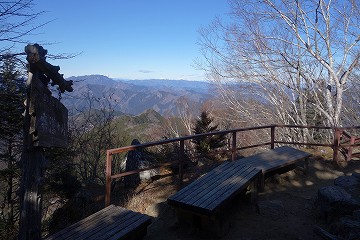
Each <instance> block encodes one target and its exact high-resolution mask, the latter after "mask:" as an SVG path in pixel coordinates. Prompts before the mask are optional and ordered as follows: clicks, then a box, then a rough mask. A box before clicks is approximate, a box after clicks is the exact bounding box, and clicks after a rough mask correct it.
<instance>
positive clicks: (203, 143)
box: [193, 111, 226, 159]
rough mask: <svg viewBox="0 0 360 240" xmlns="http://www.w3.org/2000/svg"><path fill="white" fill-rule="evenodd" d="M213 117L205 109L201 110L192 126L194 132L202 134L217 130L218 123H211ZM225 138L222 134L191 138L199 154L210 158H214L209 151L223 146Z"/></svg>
mask: <svg viewBox="0 0 360 240" xmlns="http://www.w3.org/2000/svg"><path fill="white" fill-rule="evenodd" d="M213 121H214V119H213V118H212V117H210V116H209V113H208V112H206V111H202V112H201V114H200V118H199V119H198V120H197V121H196V122H195V126H194V128H193V133H194V134H202V133H209V132H216V131H218V125H214V124H213ZM225 138H226V136H225V135H224V134H220V135H213V136H206V137H200V138H196V139H194V140H193V143H194V144H195V150H196V152H197V153H198V154H199V155H200V156H206V157H207V158H210V159H215V158H214V157H210V156H209V153H210V152H211V151H213V150H215V149H217V148H221V147H224V146H225V144H226V143H225Z"/></svg>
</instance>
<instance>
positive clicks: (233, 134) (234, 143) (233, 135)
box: [231, 132, 236, 161]
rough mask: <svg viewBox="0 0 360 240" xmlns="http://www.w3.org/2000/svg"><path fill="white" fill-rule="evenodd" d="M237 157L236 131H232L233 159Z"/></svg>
mask: <svg viewBox="0 0 360 240" xmlns="http://www.w3.org/2000/svg"><path fill="white" fill-rule="evenodd" d="M235 158H236V132H233V133H232V145H231V160H232V161H234V160H235Z"/></svg>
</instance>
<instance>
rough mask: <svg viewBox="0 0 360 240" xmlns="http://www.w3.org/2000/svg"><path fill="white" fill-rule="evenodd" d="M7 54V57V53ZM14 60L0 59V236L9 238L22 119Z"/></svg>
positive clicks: (14, 222)
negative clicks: (0, 164)
mask: <svg viewBox="0 0 360 240" xmlns="http://www.w3.org/2000/svg"><path fill="white" fill-rule="evenodd" d="M8 56H11V55H10V54H9V55H8ZM18 69H19V68H18V67H17V64H16V59H15V58H13V57H6V58H4V59H2V60H1V62H0V113H1V118H0V162H1V163H2V165H3V168H2V169H0V180H1V181H0V184H1V188H0V189H1V190H0V191H1V193H0V195H1V196H3V197H1V198H0V201H1V202H0V204H1V205H0V210H1V211H0V213H1V214H0V223H1V224H0V228H3V229H0V238H3V237H4V239H10V238H12V237H14V234H16V228H17V222H18V218H19V216H18V213H19V209H18V207H19V205H18V199H17V195H16V191H17V190H18V188H19V178H20V169H19V166H18V162H19V160H20V156H21V150H22V122H23V116H22V113H23V112H24V106H23V102H24V99H25V84H24V83H25V81H24V80H23V79H21V74H20V71H19V70H18Z"/></svg>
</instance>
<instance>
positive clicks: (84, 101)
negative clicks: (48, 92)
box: [62, 75, 212, 115]
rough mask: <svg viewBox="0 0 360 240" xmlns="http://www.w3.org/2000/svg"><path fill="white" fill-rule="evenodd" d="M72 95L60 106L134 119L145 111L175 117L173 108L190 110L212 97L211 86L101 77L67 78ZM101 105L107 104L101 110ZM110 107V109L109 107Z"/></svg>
mask: <svg viewBox="0 0 360 240" xmlns="http://www.w3.org/2000/svg"><path fill="white" fill-rule="evenodd" d="M68 79H69V80H73V82H74V86H73V88H74V91H73V92H72V93H68V94H64V96H63V97H62V102H63V103H64V104H65V106H66V107H67V108H68V109H69V110H70V111H71V110H74V109H77V110H79V111H82V110H84V109H88V108H89V107H90V102H89V100H90V99H93V100H92V101H91V104H92V106H91V107H92V108H95V109H100V108H110V107H111V108H112V109H114V110H116V111H118V112H122V113H124V114H133V115H137V114H140V113H142V112H144V111H145V110H147V109H153V110H155V111H156V112H158V113H160V114H162V115H166V114H171V115H177V106H179V105H181V104H182V103H183V102H184V101H188V102H189V103H190V105H191V106H192V108H193V109H194V110H198V109H199V108H200V106H201V104H202V103H203V102H204V101H206V100H207V99H209V98H211V97H212V94H211V91H210V89H211V88H212V86H211V84H209V83H207V82H200V81H186V80H160V79H149V80H124V79H111V78H108V77H106V76H102V75H86V76H76V77H70V78H68ZM104 104H107V105H106V106H104ZM109 104H110V106H109Z"/></svg>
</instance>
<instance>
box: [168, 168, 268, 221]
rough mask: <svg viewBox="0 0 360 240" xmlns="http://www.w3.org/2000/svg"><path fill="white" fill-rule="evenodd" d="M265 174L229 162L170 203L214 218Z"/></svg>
mask: <svg viewBox="0 0 360 240" xmlns="http://www.w3.org/2000/svg"><path fill="white" fill-rule="evenodd" d="M260 172H261V170H260V169H256V168H254V167H252V166H247V165H244V164H238V162H237V161H234V162H225V163H223V164H221V165H220V166H218V167H216V168H215V169H213V170H212V171H210V172H209V173H207V174H206V175H204V176H203V177H201V178H199V179H198V180H196V181H194V182H193V183H191V184H189V185H188V186H187V187H185V188H183V189H182V190H180V191H179V192H178V193H176V194H175V195H173V196H171V197H170V198H168V203H169V204H171V205H174V206H181V207H183V208H187V209H189V210H192V211H196V212H199V213H202V214H206V215H211V214H213V213H214V211H217V210H218V209H220V208H221V207H222V206H223V205H224V204H225V202H227V201H229V200H230V199H231V198H232V197H234V196H235V195H236V194H237V193H239V192H240V191H241V190H243V189H244V188H245V187H247V186H248V185H249V184H250V183H251V182H252V180H253V179H254V178H255V177H257V176H258V175H259V174H260Z"/></svg>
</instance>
